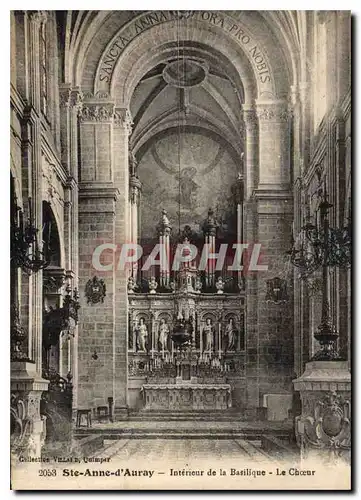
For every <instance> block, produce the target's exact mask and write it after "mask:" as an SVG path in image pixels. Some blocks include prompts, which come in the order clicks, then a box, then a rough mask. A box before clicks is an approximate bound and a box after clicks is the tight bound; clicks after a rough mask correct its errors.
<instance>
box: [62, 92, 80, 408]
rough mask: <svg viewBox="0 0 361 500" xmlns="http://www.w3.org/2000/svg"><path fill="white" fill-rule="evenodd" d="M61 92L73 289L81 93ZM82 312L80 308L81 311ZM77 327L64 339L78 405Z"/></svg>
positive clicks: (68, 257) (67, 234)
mask: <svg viewBox="0 0 361 500" xmlns="http://www.w3.org/2000/svg"><path fill="white" fill-rule="evenodd" d="M59 95H60V144H61V160H62V164H63V165H64V166H65V168H66V169H67V171H68V181H67V186H66V191H65V193H66V194H65V196H66V200H65V204H64V240H65V249H66V262H65V268H66V271H67V275H68V277H70V278H71V280H72V285H73V288H75V287H78V286H79V283H78V275H79V274H78V273H79V269H78V266H79V265H78V260H79V259H78V244H79V242H78V232H79V228H78V209H79V208H78V198H79V188H78V149H79V147H78V114H79V113H80V111H81V108H82V99H83V94H82V92H81V91H80V89H79V88H71V85H70V84H63V85H62V86H61V87H60V89H59ZM80 314H81V311H80ZM78 335H79V332H78V327H76V328H75V331H74V338H73V339H71V340H68V341H67V344H68V346H69V353H68V354H69V359H70V363H68V364H69V370H68V371H70V372H71V373H72V375H73V391H74V397H73V404H74V407H76V406H77V393H78V391H77V385H78Z"/></svg>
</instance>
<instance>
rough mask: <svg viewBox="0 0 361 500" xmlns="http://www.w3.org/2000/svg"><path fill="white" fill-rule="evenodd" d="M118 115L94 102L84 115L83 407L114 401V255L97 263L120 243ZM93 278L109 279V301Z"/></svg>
mask: <svg viewBox="0 0 361 500" xmlns="http://www.w3.org/2000/svg"><path fill="white" fill-rule="evenodd" d="M113 114H114V105H113V103H111V102H109V101H101V100H96V99H92V98H89V99H87V100H85V101H84V104H83V107H82V109H81V111H80V114H79V120H80V145H81V147H80V151H81V157H80V165H81V168H80V179H79V217H78V218H79V226H78V235H79V292H80V305H81V309H80V311H79V334H78V356H77V359H78V387H77V391H76V392H77V394H76V397H77V398H78V401H77V406H78V407H91V406H100V405H106V404H107V401H108V398H109V397H114V370H115V366H114V349H115V348H114V332H115V329H114V317H115V301H114V275H115V271H114V269H113V266H114V263H115V257H114V251H113V250H111V249H110V250H109V249H108V250H105V251H102V253H101V255H99V256H98V257H99V258H98V262H96V261H95V260H94V255H95V253H94V252H95V250H96V249H97V248H99V245H101V244H104V243H107V244H110V245H113V244H114V243H115V242H116V241H118V238H116V234H115V225H114V224H115V212H116V207H115V203H116V199H117V195H118V191H117V189H116V187H115V186H114V184H113V160H112V154H111V151H112V134H113ZM122 189H123V190H124V186H122ZM126 190H128V189H126ZM127 201H128V200H127ZM93 277H97V278H98V279H103V280H104V284H105V287H106V295H105V297H103V300H102V299H101V298H99V297H92V289H91V288H90V289H89V287H88V288H87V284H88V281H89V280H92V279H93ZM92 299H94V300H92ZM94 352H96V353H97V357H94V356H93V354H94Z"/></svg>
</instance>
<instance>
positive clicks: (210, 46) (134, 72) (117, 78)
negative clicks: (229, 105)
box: [94, 23, 276, 107]
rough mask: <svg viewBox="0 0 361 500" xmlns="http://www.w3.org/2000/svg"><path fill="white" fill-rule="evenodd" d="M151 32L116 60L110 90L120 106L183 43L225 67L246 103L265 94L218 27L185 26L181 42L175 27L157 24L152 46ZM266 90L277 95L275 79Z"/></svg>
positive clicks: (190, 53) (246, 61)
mask: <svg viewBox="0 0 361 500" xmlns="http://www.w3.org/2000/svg"><path fill="white" fill-rule="evenodd" d="M151 31H152V29H150V30H147V31H146V32H144V33H143V34H141V35H139V36H138V37H137V38H136V40H135V41H134V42H131V43H130V44H129V46H128V47H127V48H126V49H125V50H124V51H123V53H122V54H121V56H120V57H119V59H118V60H117V62H116V65H115V67H114V71H113V75H112V79H111V82H110V85H109V89H108V91H109V93H110V95H111V96H112V97H113V98H114V99H115V100H116V103H117V105H119V106H124V107H128V105H129V102H130V99H131V96H132V94H133V91H134V89H135V87H136V85H137V84H138V82H139V81H140V79H141V78H142V76H143V75H144V74H146V73H147V72H148V71H150V70H151V69H152V68H153V67H154V66H156V65H157V64H159V63H161V62H167V61H168V60H169V59H172V58H177V56H178V54H179V52H178V51H179V47H180V46H181V47H182V49H181V53H182V54H183V53H184V55H185V56H193V57H194V56H195V55H196V54H195V49H194V47H197V48H198V57H201V58H203V59H205V60H206V61H207V60H210V61H217V64H218V65H219V66H220V67H221V68H222V70H223V71H227V74H228V75H229V77H230V79H231V81H232V82H233V84H234V86H235V88H238V89H242V93H241V94H244V95H243V96H242V98H243V99H244V102H248V103H251V102H253V101H254V100H255V99H256V98H257V97H258V96H259V95H260V94H261V93H262V90H261V89H259V88H258V89H257V81H256V78H255V74H254V71H253V68H252V66H251V63H250V61H249V59H248V58H247V57H246V55H245V53H244V52H243V51H242V50H241V49H240V46H238V45H237V44H235V42H234V41H233V40H229V39H228V37H227V36H226V35H224V33H223V32H222V31H221V30H220V31H218V30H217V29H215V32H214V33H213V32H211V33H210V32H209V31H208V30H207V29H206V26H204V24H201V23H197V24H196V25H195V26H191V27H190V28H186V27H183V29H181V30H180V33H179V37H180V40H181V42H180V44H179V45H178V44H177V42H175V40H174V38H175V31H174V29H170V26H168V25H166V24H165V25H161V26H159V27H158V30H157V32H156V43H154V44H153V46H152V47H149V32H151ZM190 33H191V35H190ZM210 35H213V36H210ZM188 37H189V38H188ZM190 45H191V46H192V47H193V48H192V49H191V50H189V49H188V47H189V46H190ZM183 47H184V48H183ZM216 47H217V48H216ZM100 72H101V66H99V67H98V68H97V74H96V78H95V82H94V85H95V87H94V90H95V91H99V90H102V88H101V86H100V84H101V81H100ZM267 92H268V95H273V96H276V90H275V86H274V84H273V82H272V83H270V84H269V85H267Z"/></svg>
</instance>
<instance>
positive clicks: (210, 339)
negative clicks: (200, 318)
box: [203, 318, 214, 351]
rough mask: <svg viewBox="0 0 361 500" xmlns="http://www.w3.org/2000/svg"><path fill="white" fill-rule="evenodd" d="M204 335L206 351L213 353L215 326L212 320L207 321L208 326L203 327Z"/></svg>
mask: <svg viewBox="0 0 361 500" xmlns="http://www.w3.org/2000/svg"><path fill="white" fill-rule="evenodd" d="M203 335H204V351H211V350H212V349H213V344H214V326H213V324H212V320H211V318H207V319H206V324H205V326H204V327H203Z"/></svg>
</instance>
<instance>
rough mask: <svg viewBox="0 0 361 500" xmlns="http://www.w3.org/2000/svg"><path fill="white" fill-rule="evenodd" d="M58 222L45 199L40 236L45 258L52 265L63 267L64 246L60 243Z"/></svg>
mask: <svg viewBox="0 0 361 500" xmlns="http://www.w3.org/2000/svg"><path fill="white" fill-rule="evenodd" d="M58 227H59V226H58V222H57V220H56V217H55V214H54V211H53V210H52V208H51V205H50V203H49V202H47V201H43V230H42V238H43V242H44V243H45V247H44V251H45V252H46V253H47V255H46V258H47V260H48V262H50V266H52V267H63V262H64V247H63V245H62V244H61V238H60V233H59V230H58Z"/></svg>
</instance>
